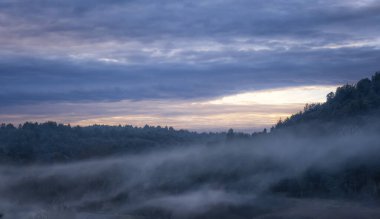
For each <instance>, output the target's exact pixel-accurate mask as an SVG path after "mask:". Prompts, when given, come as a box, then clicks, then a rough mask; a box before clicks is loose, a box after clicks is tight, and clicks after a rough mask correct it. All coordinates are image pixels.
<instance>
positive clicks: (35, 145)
mask: <svg viewBox="0 0 380 219" xmlns="http://www.w3.org/2000/svg"><path fill="white" fill-rule="evenodd" d="M225 136H226V135H225V133H218V134H216V133H196V132H191V131H187V130H175V129H173V128H172V127H161V126H148V125H146V126H145V127H133V126H131V125H125V126H106V125H93V126H87V127H80V126H74V127H72V126H70V125H63V124H57V123H56V122H46V123H32V122H26V123H24V124H22V125H19V126H17V127H15V126H14V125H12V124H2V125H1V126H0V163H4V162H6V163H8V162H11V163H13V162H16V163H29V162H57V161H72V160H80V159H86V158H94V157H101V156H107V155H120V154H124V153H135V152H140V151H146V150H150V149H154V148H155V147H158V146H159V147H166V146H174V145H188V144H194V143H205V144H210V143H213V142H218V141H222V140H224V139H225Z"/></svg>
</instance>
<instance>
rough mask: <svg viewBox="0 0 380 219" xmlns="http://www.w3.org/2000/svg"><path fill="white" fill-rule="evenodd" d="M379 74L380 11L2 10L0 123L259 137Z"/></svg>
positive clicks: (368, 3)
mask: <svg viewBox="0 0 380 219" xmlns="http://www.w3.org/2000/svg"><path fill="white" fill-rule="evenodd" d="M379 70H380V2H379V1H377V0H356V1H354V0H313V1H309V0H266V1H261V0H260V1H259V0H202V1H194V0H191V1H190V0H189V1H187V0H183V1H174V0H163V1H149V0H139V1H137V0H125V1H122V0H108V1H104V0H2V1H0V121H1V122H13V123H20V122H23V121H26V120H29V121H46V120H55V121H58V122H64V123H71V124H80V125H88V124H93V123H102V124H120V123H121V124H126V123H128V124H132V125H144V124H146V123H148V124H151V125H163V126H165V125H168V126H174V127H177V128H186V129H192V130H225V129H226V128H228V127H233V128H235V129H239V130H255V129H261V128H263V127H269V126H270V125H271V124H273V123H274V122H275V121H276V120H278V119H279V118H284V117H286V116H288V115H290V114H291V113H294V112H297V111H299V110H300V109H302V107H303V105H304V104H305V103H306V102H320V101H324V99H325V95H326V93H328V92H329V91H333V90H334V89H335V88H336V86H338V85H341V84H345V83H353V82H354V81H356V80H358V79H361V78H363V77H368V76H370V75H371V74H373V73H374V72H376V71H379Z"/></svg>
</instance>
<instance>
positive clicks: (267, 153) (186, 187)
mask: <svg viewBox="0 0 380 219" xmlns="http://www.w3.org/2000/svg"><path fill="white" fill-rule="evenodd" d="M379 158H380V136H379V135H378V131H377V129H373V128H368V129H365V131H363V129H362V130H360V131H357V132H352V133H350V134H341V135H339V136H336V135H335V136H329V137H321V136H318V137H311V136H308V137H294V136H293V135H291V134H282V135H281V134H278V135H276V136H271V137H264V138H257V139H256V140H249V141H245V142H244V141H242V142H238V141H236V142H235V141H231V142H227V143H225V144H221V145H212V146H210V145H208V146H206V145H193V146H188V147H181V148H171V149H169V148H165V149H161V150H159V149H157V150H155V151H150V152H146V153H142V154H138V155H136V154H135V155H126V156H121V157H113V158H107V159H98V160H90V161H82V162H75V163H68V164H54V165H48V164H46V165H35V166H31V165H28V166H8V165H6V166H5V165H3V166H1V167H0V194H1V196H0V212H1V213H2V214H3V218H6V219H11V218H12V219H13V218H14V219H16V218H17V219H19V218H27V219H29V218H30V219H32V218H33V219H34V218H54V219H60V218H65V219H66V218H70V219H72V218H78V219H84V218H152V219H153V218H154V219H157V218H208V219H210V218H218V219H219V218H229V219H230V218H238V219H240V218H268V219H269V218H293V219H294V218H376V217H380V208H379V207H378V205H377V198H378V197H379V192H380V190H379V189H380V168H379V167H380V159H379ZM355 171H356V172H355Z"/></svg>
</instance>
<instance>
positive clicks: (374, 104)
mask: <svg viewBox="0 0 380 219" xmlns="http://www.w3.org/2000/svg"><path fill="white" fill-rule="evenodd" d="M379 109H380V72H377V73H375V74H374V75H373V76H372V77H371V79H368V78H365V79H362V80H360V81H359V82H357V83H356V84H354V85H348V84H347V85H344V86H341V87H338V88H337V90H336V92H335V93H334V92H331V93H329V94H327V100H326V102H325V103H316V104H307V105H306V106H305V108H304V110H303V111H301V112H299V113H297V114H294V115H292V116H291V117H289V118H287V119H285V120H283V121H279V122H278V123H277V124H276V125H275V126H274V127H273V128H272V130H279V129H284V128H289V127H295V126H297V125H302V124H305V123H310V122H336V121H344V122H346V121H347V120H350V119H352V118H355V117H357V116H363V115H370V114H374V115H377V114H378V113H379Z"/></svg>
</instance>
